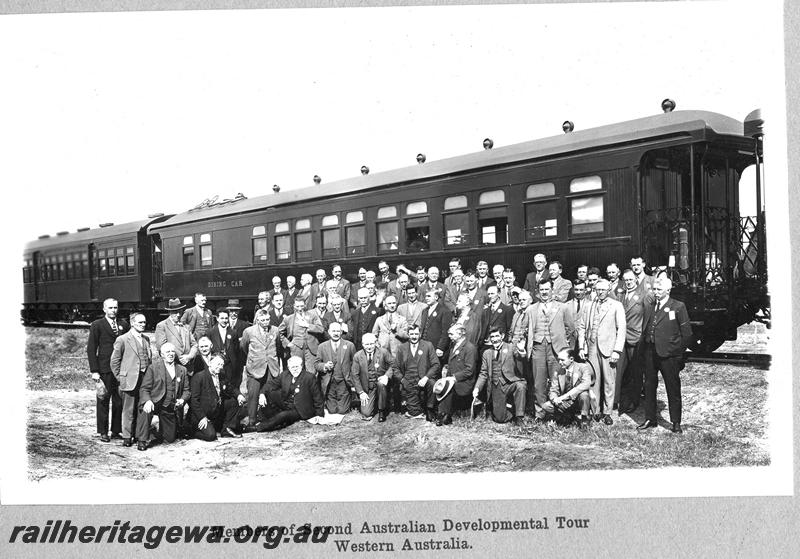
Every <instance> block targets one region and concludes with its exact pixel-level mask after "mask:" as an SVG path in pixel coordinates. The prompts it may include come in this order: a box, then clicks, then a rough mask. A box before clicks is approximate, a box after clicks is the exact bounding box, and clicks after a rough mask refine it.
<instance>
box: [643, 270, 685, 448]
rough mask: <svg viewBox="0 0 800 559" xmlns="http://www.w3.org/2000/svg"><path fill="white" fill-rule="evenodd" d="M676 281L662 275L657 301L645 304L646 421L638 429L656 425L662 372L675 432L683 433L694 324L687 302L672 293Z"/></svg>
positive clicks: (658, 281) (656, 296) (657, 290)
mask: <svg viewBox="0 0 800 559" xmlns="http://www.w3.org/2000/svg"><path fill="white" fill-rule="evenodd" d="M671 290H672V282H671V281H670V280H669V278H666V277H660V278H658V279H657V280H656V282H655V285H654V287H653V293H654V295H655V299H656V302H655V305H654V306H653V305H647V306H646V307H645V308H644V318H643V320H642V324H643V326H642V337H643V339H644V363H645V365H644V416H645V420H644V423H642V424H641V425H639V427H638V429H640V430H641V429H649V428H652V427H655V426H656V425H657V424H658V422H657V417H656V391H657V390H658V372H659V371H661V376H662V377H664V386H665V387H666V390H667V403H668V406H669V418H670V421H671V422H672V432H673V433H683V430H682V429H681V413H682V411H683V403H682V401H681V379H680V376H679V374H680V371H681V369H683V353H684V351H686V347H687V346H688V345H689V343H690V342H691V340H692V326H691V324H689V313H687V312H686V306H685V305H684V304H683V303H682V302H680V301H677V300H675V299H673V298H672V297H670V296H669V293H670V291H671Z"/></svg>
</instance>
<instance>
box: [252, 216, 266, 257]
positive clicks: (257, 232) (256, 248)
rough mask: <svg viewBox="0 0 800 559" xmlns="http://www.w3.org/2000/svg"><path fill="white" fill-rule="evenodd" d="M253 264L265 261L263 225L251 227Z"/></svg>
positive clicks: (264, 229)
mask: <svg viewBox="0 0 800 559" xmlns="http://www.w3.org/2000/svg"><path fill="white" fill-rule="evenodd" d="M251 237H252V246H253V264H266V263H267V228H266V227H265V226H264V225H258V226H256V227H253V234H252V235H251Z"/></svg>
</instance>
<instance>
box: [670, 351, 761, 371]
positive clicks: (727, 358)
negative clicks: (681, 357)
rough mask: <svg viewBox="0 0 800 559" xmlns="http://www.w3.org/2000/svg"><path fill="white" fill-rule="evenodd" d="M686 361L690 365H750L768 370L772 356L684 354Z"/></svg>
mask: <svg viewBox="0 0 800 559" xmlns="http://www.w3.org/2000/svg"><path fill="white" fill-rule="evenodd" d="M686 361H688V362H692V363H720V364H728V365H750V366H753V367H758V368H762V369H768V368H769V366H770V363H771V362H772V356H771V355H769V354H766V353H727V352H714V353H692V352H688V353H686Z"/></svg>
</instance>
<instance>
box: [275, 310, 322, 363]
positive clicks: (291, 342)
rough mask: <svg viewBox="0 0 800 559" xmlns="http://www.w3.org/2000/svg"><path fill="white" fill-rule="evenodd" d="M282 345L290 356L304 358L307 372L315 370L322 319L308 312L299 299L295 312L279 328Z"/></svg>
mask: <svg viewBox="0 0 800 559" xmlns="http://www.w3.org/2000/svg"><path fill="white" fill-rule="evenodd" d="M278 331H279V332H280V334H281V344H282V345H283V348H284V349H285V350H287V351H288V353H289V355H297V356H298V357H302V358H303V360H304V362H305V369H306V371H313V370H314V362H315V360H316V356H317V348H318V347H319V338H318V337H317V335H320V336H321V335H322V332H323V330H322V318H321V317H320V316H319V314H318V313H316V312H306V305H305V303H303V302H302V301H300V300H299V299H297V300H295V302H294V312H293V313H292V314H290V315H289V316H286V317H284V319H283V322H281V325H280V326H278Z"/></svg>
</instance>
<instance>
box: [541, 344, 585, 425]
mask: <svg viewBox="0 0 800 559" xmlns="http://www.w3.org/2000/svg"><path fill="white" fill-rule="evenodd" d="M558 363H559V365H560V367H559V369H558V370H557V372H556V374H555V375H554V376H553V377H551V378H550V399H549V400H548V401H547V402H545V403H544V404H542V409H543V410H544V412H545V413H546V414H547V415H552V416H554V417H555V420H556V423H558V424H560V425H569V424H571V423H572V421H573V420H574V419H575V416H576V415H578V414H580V426H581V427H586V426H588V425H589V424H590V420H589V412H590V406H591V404H590V400H591V398H590V396H589V389H590V388H591V386H592V366H591V365H590V364H589V363H576V362H575V352H574V351H573V350H572V349H564V350H561V351H560V352H559V354H558Z"/></svg>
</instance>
